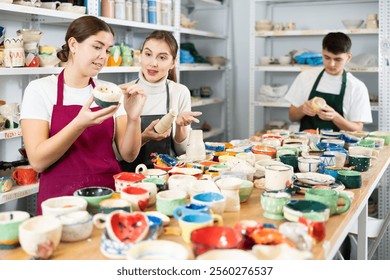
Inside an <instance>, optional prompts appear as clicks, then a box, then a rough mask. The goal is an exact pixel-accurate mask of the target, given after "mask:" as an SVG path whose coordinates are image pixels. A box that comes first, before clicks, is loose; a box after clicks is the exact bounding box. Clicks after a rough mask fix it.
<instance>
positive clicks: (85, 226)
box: [58, 211, 93, 242]
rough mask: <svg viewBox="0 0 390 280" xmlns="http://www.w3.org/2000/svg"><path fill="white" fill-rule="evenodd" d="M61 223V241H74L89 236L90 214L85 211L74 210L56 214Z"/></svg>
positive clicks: (91, 226)
mask: <svg viewBox="0 0 390 280" xmlns="http://www.w3.org/2000/svg"><path fill="white" fill-rule="evenodd" d="M58 219H59V220H60V221H61V224H62V234H61V241H64V242H75V241H79V240H84V239H86V238H88V237H90V236H91V234H92V230H93V223H92V216H91V215H90V214H89V213H88V212H87V211H75V212H70V213H66V214H63V215H60V216H58Z"/></svg>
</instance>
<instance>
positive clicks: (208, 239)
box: [191, 226, 244, 256]
mask: <svg viewBox="0 0 390 280" xmlns="http://www.w3.org/2000/svg"><path fill="white" fill-rule="evenodd" d="M191 241H192V244H193V250H194V254H195V256H199V255H201V254H203V253H205V252H207V251H209V250H214V249H242V246H243V242H244V238H243V236H242V233H241V232H240V231H238V230H236V229H234V228H231V227H226V226H209V227H204V228H199V229H196V230H194V231H193V232H192V233H191Z"/></svg>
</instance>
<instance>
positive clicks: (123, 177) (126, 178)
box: [114, 172, 145, 192]
mask: <svg viewBox="0 0 390 280" xmlns="http://www.w3.org/2000/svg"><path fill="white" fill-rule="evenodd" d="M143 179H145V175H143V174H138V173H135V172H121V173H118V174H115V175H114V180H115V191H116V192H121V190H122V189H123V188H124V187H127V186H128V185H130V184H131V183H137V182H141V181H142V180H143Z"/></svg>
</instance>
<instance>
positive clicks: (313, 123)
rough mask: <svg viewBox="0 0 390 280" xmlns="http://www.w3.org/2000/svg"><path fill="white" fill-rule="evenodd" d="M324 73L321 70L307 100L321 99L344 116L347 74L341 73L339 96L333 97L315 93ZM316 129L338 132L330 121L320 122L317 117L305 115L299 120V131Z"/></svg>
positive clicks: (329, 94) (324, 93) (327, 94)
mask: <svg viewBox="0 0 390 280" xmlns="http://www.w3.org/2000/svg"><path fill="white" fill-rule="evenodd" d="M324 71H325V69H324V70H322V71H321V73H320V74H319V75H318V77H317V80H316V81H315V83H314V85H313V88H312V89H311V92H310V96H309V100H310V99H312V98H314V97H316V96H318V97H322V98H323V99H325V101H326V104H328V105H329V106H330V107H332V108H333V109H334V110H335V111H336V112H337V113H339V114H340V115H341V116H344V115H343V101H344V94H345V87H346V84H347V72H345V70H344V71H343V77H342V82H341V89H340V94H339V95H335V94H331V93H326V92H320V91H317V86H318V84H319V83H320V80H321V78H322V75H323V74H324ZM317 128H319V129H322V128H329V129H333V131H339V130H340V129H339V128H338V127H337V126H336V125H335V124H334V123H333V122H332V121H324V120H321V119H320V118H319V117H318V116H317V115H315V116H314V117H310V116H307V115H306V116H304V117H303V118H302V119H301V125H300V128H299V130H300V131H303V130H305V129H317Z"/></svg>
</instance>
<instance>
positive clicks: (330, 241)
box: [0, 147, 390, 260]
mask: <svg viewBox="0 0 390 280" xmlns="http://www.w3.org/2000/svg"><path fill="white" fill-rule="evenodd" d="M389 163H390V147H385V148H384V149H382V150H381V152H380V154H379V157H378V159H377V160H375V162H374V163H373V166H372V167H371V168H370V169H369V170H368V171H367V172H363V173H362V179H363V184H362V187H361V188H359V189H350V191H352V192H353V193H354V199H353V201H352V203H351V207H350V209H349V210H348V211H347V212H345V213H344V214H340V215H333V216H331V217H330V219H329V220H328V221H327V223H326V237H325V239H324V240H323V241H321V242H319V243H317V244H316V245H315V246H314V248H313V250H312V253H313V256H314V259H332V258H333V257H334V255H335V253H336V252H337V250H338V248H339V247H340V245H341V243H342V242H343V240H344V238H345V237H346V235H347V234H348V232H349V229H350V228H351V226H352V225H353V224H354V222H355V221H356V220H357V218H358V216H359V214H360V213H361V211H362V209H363V208H364V207H365V205H366V204H367V202H368V198H369V197H370V195H371V193H372V192H373V191H374V189H375V187H376V186H377V185H378V183H379V181H380V179H381V177H382V175H383V173H384V172H385V171H386V169H387V167H388V165H389ZM261 192H262V190H260V189H256V188H255V189H254V191H253V194H252V195H251V197H250V198H249V200H248V201H247V202H244V203H242V204H241V210H240V211H239V212H228V213H224V214H223V220H224V225H226V226H234V225H235V224H236V223H237V222H238V221H240V220H255V221H258V222H261V223H273V224H275V225H277V226H278V225H280V224H281V223H283V222H285V220H282V221H275V220H269V219H267V218H265V217H263V215H262V213H263V210H262V208H261V205H260V194H261ZM303 198H304V195H301V194H297V195H295V196H293V199H303ZM147 210H154V209H147ZM169 226H174V227H175V226H177V222H176V220H175V219H174V218H171V221H170V225H169ZM101 235H102V230H100V229H97V228H94V230H93V233H92V236H91V237H90V238H88V239H86V240H82V241H78V242H72V243H65V242H61V243H60V244H59V246H58V248H57V249H56V251H55V252H54V255H53V256H52V259H62V260H79V259H80V260H104V259H108V258H106V257H105V256H104V255H103V254H102V253H101V252H100V249H99V246H100V239H101ZM160 239H166V240H171V241H175V242H178V243H181V244H184V245H185V246H186V247H187V248H188V250H189V252H191V255H192V249H191V245H190V244H186V243H184V241H183V240H182V238H181V237H179V236H173V235H163V236H161V237H160ZM0 259H3V260H4V259H7V260H26V259H29V256H28V255H27V254H26V253H25V252H24V251H23V250H22V249H21V248H20V247H18V248H16V249H13V250H0Z"/></svg>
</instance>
